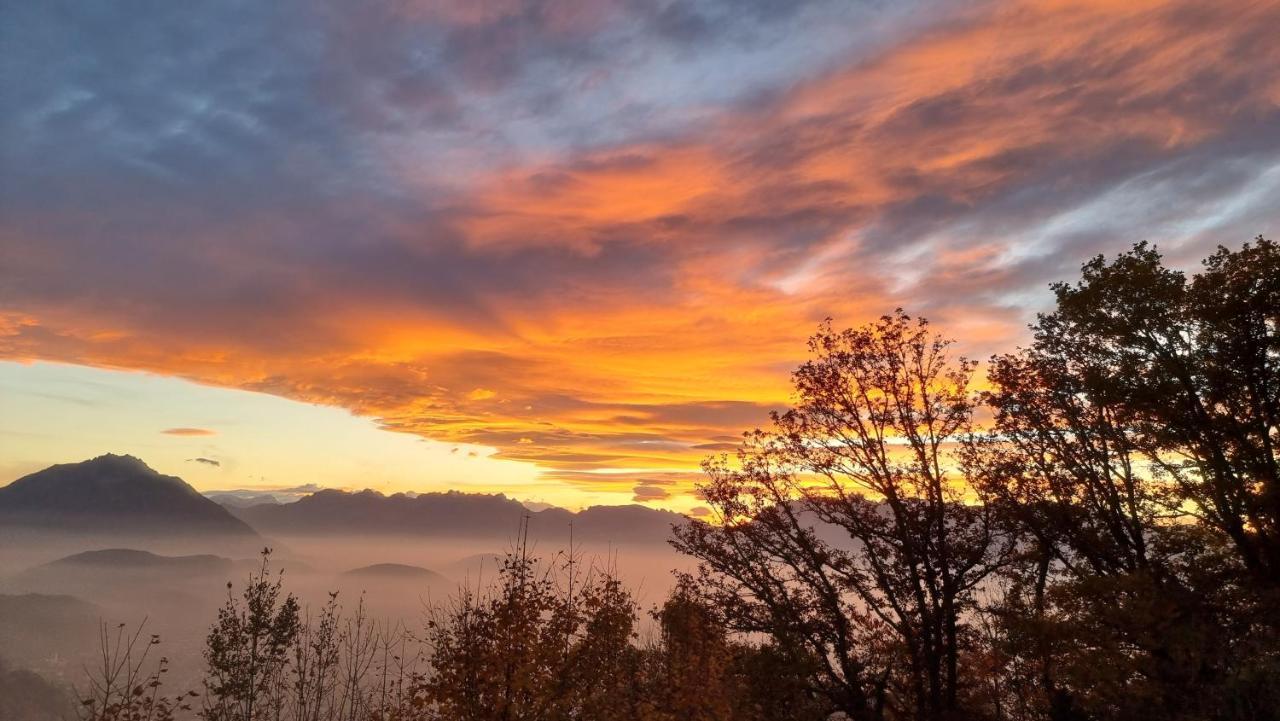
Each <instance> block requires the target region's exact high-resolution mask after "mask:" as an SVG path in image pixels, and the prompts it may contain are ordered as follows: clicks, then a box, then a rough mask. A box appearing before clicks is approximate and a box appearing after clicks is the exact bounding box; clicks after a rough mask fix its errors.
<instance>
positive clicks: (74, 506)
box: [0, 454, 257, 540]
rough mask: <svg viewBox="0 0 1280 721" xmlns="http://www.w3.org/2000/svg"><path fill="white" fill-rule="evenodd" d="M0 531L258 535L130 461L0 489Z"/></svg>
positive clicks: (60, 469) (51, 472)
mask: <svg viewBox="0 0 1280 721" xmlns="http://www.w3.org/2000/svg"><path fill="white" fill-rule="evenodd" d="M0 526H4V527H7V528H10V529H12V528H29V529H37V530H43V531H48V532H50V533H58V534H77V533H80V534H103V533H109V534H122V535H127V536H157V537H166V536H181V537H192V536H230V537H234V538H239V539H245V540H249V539H256V538H257V533H256V532H255V531H254V530H253V529H252V528H250V527H249V526H248V525H247V524H245V522H244V521H241V520H240V519H238V518H236V517H235V516H233V515H231V513H229V512H228V511H227V510H226V509H225V508H223V507H222V506H219V505H218V504H217V503H214V502H213V501H211V500H209V499H207V498H205V497H204V496H202V495H200V494H199V493H198V492H196V490H195V489H194V488H192V487H191V486H189V485H187V483H186V482H185V481H183V480H182V479H181V478H177V477H175V476H165V475H162V474H160V473H157V472H156V471H154V470H152V469H151V468H150V467H149V466H147V464H145V463H143V462H142V461H140V460H138V459H137V458H134V457H133V456H117V455H111V454H108V455H105V456H99V457H98V458H94V459H92V460H88V461H84V462H82V463H64V464H59V465H56V466H50V467H49V468H46V469H44V470H43V471H37V472H36V473H32V474H31V475H28V476H23V477H22V478H19V479H18V480H16V481H14V482H13V483H10V484H9V485H7V486H4V487H3V488H0Z"/></svg>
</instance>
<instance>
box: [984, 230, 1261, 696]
mask: <svg viewBox="0 0 1280 721" xmlns="http://www.w3.org/2000/svg"><path fill="white" fill-rule="evenodd" d="M1205 266H1206V270H1205V272H1204V273H1202V274H1200V275H1197V276H1195V277H1194V278H1193V279H1192V280H1191V281H1190V282H1188V281H1187V279H1186V277H1185V276H1184V275H1183V274H1182V273H1179V272H1177V271H1173V270H1170V269H1167V268H1165V267H1164V265H1163V262H1162V260H1161V257H1160V255H1159V254H1158V253H1157V252H1156V251H1155V250H1154V249H1153V248H1151V247H1149V246H1147V245H1146V244H1138V245H1136V246H1134V248H1133V249H1132V250H1131V251H1129V252H1128V253H1124V254H1122V255H1120V256H1118V257H1117V258H1116V259H1115V260H1113V261H1111V262H1108V261H1106V260H1105V259H1104V258H1102V257H1101V256H1099V257H1097V258H1094V259H1093V260H1091V261H1090V262H1089V263H1087V264H1086V265H1085V266H1084V267H1083V269H1082V279H1081V280H1080V281H1079V282H1078V283H1076V284H1066V283H1059V284H1056V285H1054V286H1053V289H1054V292H1055V295H1056V297H1057V306H1056V308H1055V310H1054V311H1053V312H1051V313H1047V314H1043V315H1041V316H1039V317H1038V320H1037V322H1036V324H1035V325H1034V326H1033V328H1032V329H1033V331H1034V339H1033V343H1032V344H1031V346H1030V347H1028V348H1025V349H1021V350H1019V351H1018V352H1016V353H1012V354H1007V355H1003V356H999V357H996V358H994V359H993V361H992V364H991V369H990V372H989V380H990V384H991V391H990V392H988V393H987V394H986V396H985V397H986V402H987V403H988V404H989V406H990V407H991V408H992V410H993V414H994V419H995V424H994V425H995V427H994V429H993V435H992V442H991V444H989V446H988V449H987V450H988V452H987V453H986V454H984V456H983V459H982V463H981V464H979V465H980V467H979V468H976V469H975V473H976V476H975V477H976V478H978V479H979V480H980V484H981V485H982V486H983V488H984V490H985V491H986V493H987V495H988V496H989V497H990V498H992V499H996V501H997V502H998V503H999V511H1000V513H1001V514H1002V515H1003V516H1005V517H1007V518H1008V519H1010V521H1012V522H1013V523H1014V524H1015V525H1016V527H1017V528H1018V530H1019V532H1020V534H1021V535H1022V538H1023V543H1024V545H1023V554H1022V563H1020V564H1017V565H1015V566H1012V567H1011V571H1012V573H1011V581H1012V585H1011V586H1010V593H1009V594H1008V595H1007V596H1006V598H1005V599H1004V604H1003V608H1002V609H1000V612H1001V615H1002V618H1003V624H1004V631H1005V633H1006V636H1005V638H1004V639H1003V643H1004V645H1005V646H1006V649H1005V650H1006V651H1007V652H1008V658H1009V660H1010V662H1011V663H1013V664H1023V665H1025V666H1030V667H1034V668H1035V669H1036V676H1038V682H1039V691H1040V693H1041V694H1043V697H1044V698H1043V703H1044V705H1045V706H1046V707H1048V708H1051V709H1053V711H1054V713H1055V714H1057V717H1059V718H1072V717H1075V716H1074V715H1076V714H1079V713H1085V712H1087V713H1088V714H1089V715H1091V716H1095V717H1103V718H1107V717H1110V718H1206V717H1215V716H1216V717H1223V716H1222V714H1223V713H1224V711H1223V709H1225V708H1226V707H1227V706H1228V705H1229V703H1228V702H1229V700H1231V699H1234V698H1237V697H1239V696H1240V695H1241V693H1242V692H1244V691H1245V689H1252V691H1250V693H1251V694H1252V695H1253V696H1256V695H1257V693H1256V691H1257V689H1256V685H1255V684H1256V682H1255V681H1251V680H1249V679H1251V678H1253V677H1255V676H1256V675H1257V674H1258V673H1259V672H1260V671H1259V669H1262V668H1274V662H1273V661H1268V660H1267V658H1268V657H1269V653H1271V652H1266V651H1263V650H1262V649H1265V648H1267V647H1269V646H1273V641H1274V635H1275V632H1274V625H1275V624H1274V621H1275V617H1274V613H1273V612H1271V613H1269V612H1268V611H1267V609H1268V608H1273V604H1274V601H1275V590H1276V586H1275V583H1276V577H1275V572H1276V570H1277V569H1276V566H1275V559H1276V558H1278V557H1277V556H1276V541H1277V537H1276V518H1277V514H1276V508H1277V506H1276V505H1275V504H1274V503H1273V502H1272V500H1271V499H1272V497H1273V494H1274V493H1275V488H1276V481H1275V478H1276V476H1275V455H1274V453H1275V452H1274V447H1275V441H1276V437H1277V432H1278V431H1277V425H1276V422H1277V421H1276V419H1277V415H1276V398H1277V395H1276V393H1277V388H1278V387H1280V377H1278V375H1277V373H1276V371H1277V368H1278V367H1280V345H1277V337H1278V336H1277V332H1278V331H1277V313H1280V285H1278V283H1280V281H1278V280H1277V278H1280V253H1278V252H1277V248H1276V246H1275V244H1274V243H1271V242H1270V241H1266V240H1263V239H1261V238H1259V239H1258V241H1257V244H1256V245H1250V244H1246V245H1245V246H1244V247H1243V248H1242V249H1241V250H1240V251H1237V252H1232V251H1229V250H1226V249H1219V250H1218V252H1217V253H1215V254H1214V255H1213V256H1211V257H1210V258H1209V259H1208V260H1207V261H1206V262H1205ZM1267 639H1271V640H1270V641H1268V640H1267ZM1260 664H1261V665H1260ZM1246 695H1248V694H1246ZM1245 717H1247V716H1245Z"/></svg>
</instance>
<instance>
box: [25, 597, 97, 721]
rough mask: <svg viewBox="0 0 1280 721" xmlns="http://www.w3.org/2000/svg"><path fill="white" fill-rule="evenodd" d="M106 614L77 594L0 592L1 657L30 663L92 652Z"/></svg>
mask: <svg viewBox="0 0 1280 721" xmlns="http://www.w3.org/2000/svg"><path fill="white" fill-rule="evenodd" d="M102 617H103V610H102V609H101V608H99V607H98V606H96V605H94V604H92V603H88V602H86V601H83V600H81V599H79V598H75V597H73V596H66V595H49V594H39V593H26V594H16V595H5V594H0V656H4V657H7V658H8V659H9V660H10V661H17V662H22V663H23V664H26V663H30V662H31V661H32V660H35V659H47V658H49V657H51V656H62V657H76V656H78V655H79V654H82V653H83V652H85V651H92V650H93V649H94V646H93V643H92V642H93V640H94V639H95V638H96V636H97V633H98V624H99V620H100V619H101V618H102ZM77 670H78V669H77ZM0 711H3V709H0ZM3 717H4V714H3V713H0V718H3Z"/></svg>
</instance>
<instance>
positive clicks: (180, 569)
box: [32, 548, 234, 575]
mask: <svg viewBox="0 0 1280 721" xmlns="http://www.w3.org/2000/svg"><path fill="white" fill-rule="evenodd" d="M233 565H234V562H233V561H232V560H231V559H229V558H223V557H222V556H211V555H208V554H201V555H196V556H160V555H157V554H155V553H150V552H148V551H139V550H136V549H133V548H108V549H104V550H101V551H85V552H83V553H76V554H73V555H70V556H67V557H66V558H59V559H58V560H56V561H53V562H51V563H46V564H44V565H43V566H40V567H39V568H40V569H54V570H59V569H63V568H70V567H75V568H86V569H88V568H93V569H101V570H107V571H112V572H120V571H146V572H152V571H163V572H165V573H168V574H175V575H186V574H202V573H226V572H228V571H230V570H231V568H232V566H233ZM32 570H36V569H32Z"/></svg>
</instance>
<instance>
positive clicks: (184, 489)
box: [0, 454, 687, 560]
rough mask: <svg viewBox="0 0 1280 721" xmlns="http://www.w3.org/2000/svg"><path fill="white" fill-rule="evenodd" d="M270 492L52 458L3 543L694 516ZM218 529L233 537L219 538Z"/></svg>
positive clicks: (622, 534) (441, 531)
mask: <svg viewBox="0 0 1280 721" xmlns="http://www.w3.org/2000/svg"><path fill="white" fill-rule="evenodd" d="M250 500H258V499H250ZM260 500H264V501H267V502H264V503H256V504H251V505H245V501H246V499H245V498H244V497H243V496H242V495H237V496H236V497H235V498H227V499H225V500H224V504H225V505H223V504H219V503H217V502H215V501H213V500H211V499H209V498H206V497H205V496H202V495H201V494H200V493H199V492H197V491H196V490H195V489H194V488H192V487H191V486H190V485H188V484H187V483H186V482H184V481H183V480H182V479H181V478H177V477H175V476H166V475H162V474H160V473H157V472H156V471H155V470H153V469H151V468H150V467H149V466H147V465H146V464H145V463H143V462H142V461H141V460H139V459H137V458H134V457H133V456H118V455H111V454H108V455H105V456H99V457H98V458H94V459H92V460H88V461H84V462H82V463H66V464H60V465H56V466H51V467H49V468H46V469H45V470H43V471H38V472H36V473H32V474H30V475H28V476H24V477H22V478H19V479H18V480H16V481H14V482H13V483H10V484H9V485H7V486H4V487H0V543H2V542H5V541H4V539H5V538H8V539H9V542H13V541H14V538H22V535H21V533H22V532H23V531H32V532H40V533H43V534H45V535H49V536H93V537H99V538H101V539H104V541H103V542H101V543H95V544H94V545H97V546H99V547H101V546H104V545H111V546H130V547H138V548H148V549H150V550H156V546H157V543H151V544H148V543H146V542H135V541H136V539H143V540H144V541H145V540H146V539H152V540H155V539H159V540H160V541H164V542H165V543H167V544H174V543H179V542H186V544H187V546H188V547H191V548H195V549H204V548H208V549H210V550H215V549H216V550H219V552H225V553H232V554H235V555H246V554H247V553H251V552H252V551H251V550H249V549H252V548H260V547H261V546H262V545H266V541H264V539H263V538H262V537H261V536H260V535H259V533H261V534H263V535H266V536H342V535H360V536H388V535H403V536H412V537H431V538H445V537H451V538H461V539H476V540H486V541H498V542H499V545H501V542H502V541H509V540H510V539H513V538H514V537H515V536H516V534H517V533H518V531H519V529H520V527H521V523H522V522H523V521H524V519H527V521H528V528H529V535H530V537H531V538H535V539H541V540H545V541H547V542H552V543H555V544H557V545H560V544H563V543H565V542H567V541H568V539H569V535H570V532H571V531H572V533H573V536H574V539H575V541H577V542H584V543H593V542H595V543H600V542H607V543H642V544H663V545H665V543H666V540H667V538H669V537H670V535H671V527H672V526H673V525H675V524H679V523H685V522H687V519H685V517H684V516H681V515H680V514H677V513H672V512H670V511H660V510H655V509H651V508H646V507H644V506H639V505H629V506H594V507H591V508H588V509H585V510H583V511H578V512H573V511H568V510H565V509H563V508H556V507H550V508H544V509H542V510H537V511H533V510H530V509H529V508H527V507H526V506H525V505H524V504H522V503H520V502H519V501H517V500H515V499H512V498H508V497H506V496H504V495H502V494H496V495H487V494H471V493H460V492H456V491H453V492H448V493H424V494H420V495H408V494H395V495H390V496H388V495H383V494H381V493H378V492H376V491H361V492H358V493H349V492H345V491H336V490H321V491H318V492H315V493H311V494H309V495H306V496H303V497H302V498H301V499H299V500H297V501H293V502H288V503H281V502H279V498H276V497H264V498H262V499H260ZM210 537H218V538H220V539H223V540H226V541H228V544H227V545H220V546H213V545H210V544H208V543H207V541H208V539H209V538H210ZM86 545H88V544H85V545H81V546H80V548H85V547H86ZM90 547H92V546H90ZM164 548H166V549H172V548H173V546H172V545H166V546H164ZM117 560H118V559H117Z"/></svg>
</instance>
